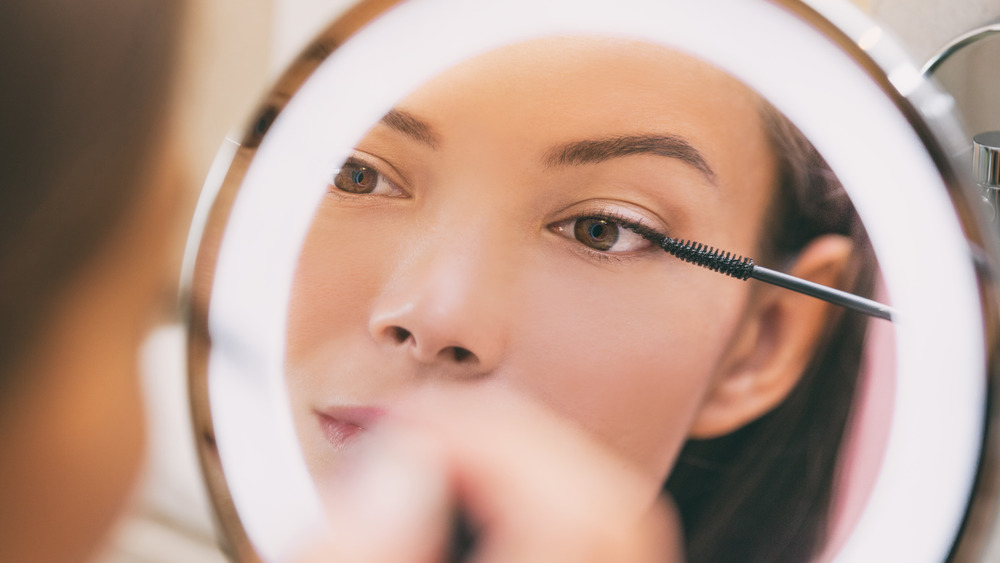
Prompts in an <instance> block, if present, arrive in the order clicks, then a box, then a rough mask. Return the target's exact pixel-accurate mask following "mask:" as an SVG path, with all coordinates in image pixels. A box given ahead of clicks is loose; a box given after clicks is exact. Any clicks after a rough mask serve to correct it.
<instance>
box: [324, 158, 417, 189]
mask: <svg viewBox="0 0 1000 563" xmlns="http://www.w3.org/2000/svg"><path fill="white" fill-rule="evenodd" d="M349 166H359V167H363V168H367V169H369V170H371V171H373V172H374V173H375V174H376V175H377V178H381V180H382V181H384V182H386V183H387V184H389V185H390V186H391V187H392V188H394V189H396V190H398V191H399V192H401V193H402V194H404V195H405V194H406V193H407V192H406V190H405V189H404V188H403V187H402V184H401V183H400V182H398V181H397V180H394V179H393V178H392V177H391V176H390V175H389V174H386V173H385V170H386V168H392V166H391V165H389V164H383V163H379V162H376V158H370V157H368V155H364V154H363V153H360V154H359V153H358V152H354V153H352V154H351V155H350V156H349V157H347V159H346V160H344V162H343V164H341V165H340V167H338V168H337V169H336V170H335V171H334V174H333V177H332V178H331V179H330V186H329V190H328V193H331V194H334V195H336V196H338V197H345V198H356V197H361V196H380V195H381V196H383V197H402V196H400V195H385V194H372V193H364V192H362V193H355V192H351V191H348V190H343V189H340V188H339V187H338V186H337V185H336V178H337V176H338V175H339V174H340V172H341V171H342V170H344V169H345V168H347V167H349Z"/></svg>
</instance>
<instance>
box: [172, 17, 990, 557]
mask: <svg viewBox="0 0 1000 563" xmlns="http://www.w3.org/2000/svg"><path fill="white" fill-rule="evenodd" d="M525 14H530V15H531V17H530V18H526V17H525ZM720 14H723V15H720ZM421 22H426V23H421ZM449 24H450V25H449ZM428 29H433V30H435V32H434V33H428V31H427V30H428ZM442 30H447V33H443V32H441V31H442ZM950 100H951V99H950V98H949V97H947V96H944V95H942V94H940V93H939V92H938V91H937V90H935V89H934V88H933V87H932V86H931V85H930V84H929V83H927V82H926V81H924V80H923V79H922V78H921V76H920V73H919V71H918V70H917V69H916V68H915V67H914V66H912V65H911V64H909V63H908V62H907V61H906V60H905V58H904V57H903V56H902V54H901V53H900V52H899V50H898V49H896V48H895V46H894V43H893V42H892V41H891V40H890V38H888V37H886V35H885V33H884V32H883V30H881V29H880V28H878V27H877V26H874V25H873V24H871V23H869V22H868V21H867V20H866V19H864V18H863V17H862V16H860V15H859V14H858V13H856V12H855V11H853V10H852V9H851V7H850V6H849V5H843V4H839V3H829V2H815V3H799V2H791V1H765V0H759V1H747V0H739V1H735V0H711V1H708V0H703V1H702V2H698V3H692V2H681V1H676V2H662V1H640V0H629V1H626V2H622V1H620V0H619V1H615V2H588V3H583V4H581V3H577V2H572V1H570V0H546V1H545V2H539V1H538V0H534V1H531V2H528V1H527V0H525V1H520V0H518V1H513V0H508V1H505V2H475V3H473V2H449V1H447V0H411V1H409V2H402V3H399V4H398V5H396V3H395V2H385V1H370V2H362V3H361V4H359V5H358V6H357V7H356V8H355V9H354V10H353V11H351V12H349V13H348V14H346V15H345V16H343V17H342V18H340V19H339V20H337V21H335V22H334V23H333V24H332V25H331V26H330V27H329V28H328V29H327V31H326V32H324V33H323V34H322V35H321V36H320V37H319V38H318V39H317V40H316V41H315V42H314V43H313V44H312V45H311V46H310V47H309V48H308V49H307V50H306V51H305V52H304V53H303V55H302V56H301V57H300V58H299V59H298V60H297V61H295V62H294V63H293V65H292V67H291V68H290V69H289V70H288V71H287V72H286V74H285V75H284V76H283V77H282V78H281V79H280V80H279V81H278V84H277V85H276V87H275V88H274V90H273V91H272V93H271V94H270V96H269V97H268V99H267V100H266V101H265V103H264V104H263V105H262V107H261V108H260V110H259V111H258V112H257V113H256V114H255V115H254V117H253V118H252V119H251V121H250V124H249V126H248V127H247V130H246V133H245V135H244V136H243V138H242V139H240V140H239V142H233V143H231V144H230V145H228V146H227V147H226V148H225V149H224V151H223V154H222V155H221V156H220V159H219V163H220V164H219V165H218V167H217V169H216V171H215V172H214V175H213V178H210V180H209V182H208V184H207V187H206V191H205V194H204V196H203V198H202V202H201V205H200V209H199V220H198V221H196V225H195V228H194V229H193V235H192V238H191V242H190V246H189V253H188V258H189V261H188V264H187V270H186V279H187V280H188V282H189V283H188V285H189V293H188V300H189V303H190V341H189V354H190V371H191V380H190V381H191V392H192V402H193V406H194V409H193V410H194V417H195V426H196V430H197V432H198V440H199V447H200V455H201V460H202V464H203V468H204V470H205V475H206V479H207V481H208V484H209V487H210V489H211V491H212V494H213V497H214V502H215V506H216V509H217V513H218V515H219V518H220V521H221V523H222V525H223V529H224V531H225V533H226V539H227V541H228V542H229V547H230V549H231V550H232V552H233V554H234V556H235V557H237V558H239V559H240V560H247V561H253V560H264V561H273V560H277V559H278V558H279V557H280V554H282V553H284V552H285V551H286V550H288V549H289V548H290V546H291V545H293V544H294V543H295V542H296V541H297V540H298V538H299V537H300V535H301V534H302V533H303V531H304V530H308V529H310V528H312V527H313V526H315V525H316V523H317V522H321V521H322V518H323V505H322V502H321V501H320V500H319V499H320V498H321V497H322V494H321V493H322V488H323V483H324V481H325V480H326V479H329V478H330V477H329V476H328V475H326V473H327V472H328V471H330V469H331V467H333V466H335V465H336V463H337V457H338V455H339V452H341V451H342V450H344V449H345V448H349V447H350V444H351V437H352V436H353V435H354V434H356V433H357V430H358V429H363V428H364V427H365V426H367V425H368V423H369V421H370V419H373V418H377V416H378V412H379V410H380V409H382V408H384V406H385V403H386V402H387V401H388V400H389V399H390V398H391V397H392V396H394V395H397V394H399V393H404V392H405V391H406V389H409V388H412V387H413V386H416V385H419V383H418V381H426V380H428V379H434V378H444V379H450V380H454V381H460V382H462V384H476V385H489V384H490V382H493V381H496V380H502V381H503V382H504V384H505V385H508V386H510V387H512V388H514V389H515V390H517V391H519V392H523V393H525V394H526V395H531V396H533V397H535V398H537V399H540V400H541V402H543V403H544V404H546V405H550V406H551V407H552V408H553V410H555V411H557V412H558V414H560V415H564V416H566V417H567V418H569V419H570V420H573V421H577V422H579V423H580V425H581V426H582V427H583V428H584V429H585V430H586V431H589V432H591V433H592V434H593V435H594V436H595V438H597V439H598V440H600V441H603V442H606V443H607V444H608V445H610V446H611V447H612V449H615V450H616V451H618V452H619V453H621V455H622V456H623V458H624V459H625V460H627V461H628V462H629V463H633V464H635V465H636V466H637V467H639V468H641V469H642V470H648V471H651V472H655V474H656V475H658V476H662V477H663V481H664V490H665V491H666V492H667V493H668V494H670V495H671V496H672V497H673V498H674V499H675V500H676V501H677V503H678V505H679V506H680V508H681V516H682V520H684V526H685V534H686V539H687V541H688V542H689V544H688V549H689V551H688V554H689V557H690V558H691V559H692V560H696V561H700V560H717V559H718V558H719V557H724V556H725V555H726V554H725V553H722V554H720V553H718V552H717V551H715V552H713V551H712V550H711V549H708V548H703V547H701V546H704V545H705V544H706V540H705V539H704V538H705V537H711V538H712V542H713V543H716V544H719V545H729V544H726V541H727V531H728V530H740V532H741V533H742V534H743V535H748V534H749V535H752V536H753V537H754V541H751V542H749V543H750V544H753V545H750V546H749V547H747V546H746V545H744V546H743V548H746V549H749V550H751V551H749V552H746V551H744V552H730V553H729V555H730V556H731V557H733V558H735V559H738V560H742V559H745V558H746V556H745V555H746V553H756V554H757V556H759V557H762V558H763V559H766V560H774V558H775V557H776V556H777V555H775V554H774V553H772V552H767V551H762V550H758V548H757V547H755V545H761V546H764V545H770V546H771V547H770V548H769V549H773V546H774V538H773V536H768V535H767V534H768V530H770V531H771V532H773V531H774V530H775V529H778V528H788V522H789V520H794V521H796V522H803V523H804V524H803V525H802V526H800V528H801V530H800V531H799V532H796V537H795V538H793V539H792V540H790V541H792V542H793V544H794V543H795V542H800V543H801V546H800V547H798V546H797V547H796V548H794V549H799V551H794V550H791V551H789V550H786V551H785V552H784V553H783V554H782V555H784V556H786V557H788V556H789V553H792V554H793V555H794V554H798V555H797V556H796V557H797V558H799V559H801V557H802V554H809V556H810V557H812V558H814V559H817V560H834V559H835V560H840V561H878V560H906V561H941V560H945V559H947V558H949V557H950V558H951V559H953V560H978V559H979V558H981V557H982V556H983V553H984V550H985V549H986V547H984V546H986V545H987V544H986V538H987V535H988V534H987V532H988V530H989V528H990V527H991V526H992V523H993V516H994V511H995V508H996V507H995V503H994V500H995V495H994V490H993V489H992V488H991V487H992V486H993V479H994V477H993V473H995V468H994V467H993V465H992V461H993V455H994V454H993V453H992V449H990V448H992V447H993V441H991V440H988V439H987V438H988V436H987V434H988V430H989V428H990V424H989V420H988V417H987V413H988V412H989V411H988V408H987V406H988V404H989V402H990V401H991V397H992V395H990V389H991V386H990V385H989V382H990V381H991V379H992V377H994V373H995V371H994V365H993V362H994V354H993V352H994V343H993V340H992V339H993V337H994V335H995V334H996V327H995V325H996V320H997V318H996V317H997V315H996V311H995V308H994V307H995V295H994V291H995V288H994V285H993V282H992V278H991V277H989V276H988V275H987V274H988V273H989V272H991V271H992V264H993V261H992V260H993V259H992V256H993V254H992V252H993V241H992V239H988V238H986V236H985V235H984V234H983V233H984V232H986V231H985V230H982V229H981V227H980V222H981V219H982V215H983V214H982V212H981V210H980V209H979V208H978V207H977V201H978V199H977V198H976V197H975V196H974V194H973V193H972V190H971V189H966V185H965V183H963V182H962V181H960V177H961V175H962V174H963V173H964V172H965V170H964V169H962V168H961V167H956V165H955V163H954V162H952V155H953V154H955V152H956V151H957V149H956V147H958V146H959V145H958V143H961V142H962V138H963V135H962V133H961V131H959V130H958V128H957V126H955V125H954V123H953V122H952V121H951V117H950V108H951V102H950ZM663 237H671V238H673V237H676V238H677V239H693V240H696V241H698V242H700V243H704V244H708V245H712V246H714V247H718V248H724V249H725V250H726V251H731V252H735V253H739V254H742V255H750V256H753V257H754V258H755V259H757V261H758V263H759V264H761V265H763V266H767V267H769V268H774V269H776V270H779V271H782V272H786V273H791V274H792V275H795V276H799V277H803V278H808V279H812V280H815V281H819V282H821V283H824V285H832V286H838V287H840V288H841V289H844V290H846V291H849V292H851V293H856V294H861V295H863V296H865V297H868V298H873V299H876V300H878V301H881V302H888V303H890V304H891V306H892V308H893V311H894V313H893V321H892V322H891V323H890V322H889V321H886V320H881V319H870V318H868V317H867V316H865V315H862V314H860V313H857V312H853V311H846V310H842V309H840V308H837V307H833V306H829V305H827V304H825V303H824V302H822V301H818V300H816V299H814V298H812V297H806V296H802V295H799V294H798V293H795V292H792V291H789V290H787V289H779V288H775V287H772V286H770V285H766V284H763V283H761V282H760V281H755V280H751V281H741V280H738V279H733V278H731V277H726V276H724V275H722V274H720V273H718V272H713V271H710V270H709V269H706V268H699V267H698V266H697V265H693V264H688V263H685V262H684V261H683V260H678V259H677V257H672V256H670V255H668V254H667V253H665V252H662V250H661V249H660V248H659V247H658V246H657V245H656V244H654V242H657V241H661V240H663ZM470 319H471V321H470ZM776 319H779V320H780V322H779V321H776ZM515 322H516V323H517V326H518V330H517V331H516V333H517V334H514V333H513V332H512V331H511V329H510V328H509V327H510V326H513V324H512V323H515ZM470 323H471V324H470ZM483 326H488V327H490V329H491V330H493V331H494V332H489V331H483V330H481V329H482V327H483ZM749 326H752V327H754V328H753V330H748V329H747V327H749ZM505 327H507V328H505ZM449 331H450V332H449ZM497 331H499V332H497ZM751 334H753V335H758V337H751V336H748V335H751ZM759 335H766V336H767V337H766V338H765V337H760V336H759ZM428 342H430V343H432V344H430V345H427V344H426V343H428ZM763 343H767V345H766V346H765V345H764V344H763ZM417 344H420V345H421V346H423V347H421V346H417ZM776 350H783V351H785V352H788V353H785V354H778V353H774V352H775V351H776ZM789 351H792V352H795V353H791V352H789ZM792 356H794V357H797V358H801V359H800V360H798V361H797V363H796V362H790V363H789V362H784V363H782V362H780V361H778V360H777V359H776V358H787V357H792ZM390 358H392V359H390ZM415 366H417V367H415ZM428 366H432V367H430V368H428ZM734 366H740V368H739V369H737V368H735V367H734ZM746 366H756V367H761V366H767V367H768V369H758V370H755V369H751V368H747V367H746ZM539 373H546V374H557V375H553V376H546V377H535V376H536V375H537V374H539ZM610 373H614V374H616V377H615V378H614V379H611V378H610V377H609V376H608V374H610ZM621 374H626V375H625V376H622V375H621ZM748 374H749V375H748ZM680 375H684V377H680ZM765 375H767V377H766V378H765V377H764V376H765ZM736 377H744V378H746V377H757V378H762V379H758V380H757V381H768V382H770V383H772V384H773V385H771V386H770V387H767V386H765V387H767V388H769V389H772V392H771V394H770V395H768V396H769V397H770V399H769V401H762V400H760V397H757V399H756V403H755V404H760V405H764V406H762V407H760V408H758V409H756V410H755V409H751V408H747V407H746V405H748V404H750V402H749V401H743V400H736V399H739V396H738V395H732V394H730V395H726V396H727V397H729V398H730V399H731V400H728V401H714V400H713V397H716V396H717V395H719V394H725V393H727V392H729V391H727V389H731V388H744V389H745V388H747V387H752V386H747V385H743V386H740V385H734V386H731V387H726V386H725V382H726V381H730V380H732V378H736ZM744 380H745V379H744ZM720 382H722V383H720ZM758 387H760V386H758ZM732 393H736V391H732ZM720 396H721V395H720ZM733 397H736V399H733ZM819 398H822V399H823V400H819ZM721 404H728V405H738V406H739V407H738V408H735V407H734V408H728V407H727V408H723V407H718V408H716V407H715V405H721ZM798 429H801V432H798V433H796V430H798ZM622 436H625V438H620V437H622ZM984 444H986V445H987V446H989V447H988V448H984V446H983V445H984ZM758 454H759V455H758ZM705 467H709V469H708V470H707V471H706V470H705ZM719 468H721V469H719ZM734 475H736V476H737V477H733V476H734ZM754 475H756V477H754ZM751 479H758V480H756V481H751ZM714 490H719V491H724V492H725V495H726V497H724V498H722V499H720V498H718V497H719V495H718V494H716V495H715V497H714V498H713V495H712V494H711V491H714ZM754 491H758V493H754ZM651 494H655V491H654V492H652V493H651ZM755 494H756V498H754V496H755ZM764 494H767V495H768V497H767V498H768V502H767V504H766V505H765V504H761V503H763V502H764V500H762V498H761V496H762V495H764ZM733 495H736V496H739V497H740V499H741V500H740V501H739V503H736V502H735V501H733V500H732V499H734V498H735V497H734V496H733ZM803 495H805V496H806V497H808V498H809V500H808V501H807V502H805V504H802V503H799V501H798V500H795V499H799V498H801V497H802V496H803ZM744 497H745V498H744ZM788 499H791V500H788ZM786 500H788V502H785V501H786ZM720 503H722V504H720ZM755 503H756V504H755ZM737 504H739V509H738V510H736V509H734V510H733V511H732V512H733V513H734V514H735V516H730V517H728V520H720V518H717V517H716V516H715V515H716V514H717V513H718V512H720V511H719V510H718V508H719V507H720V506H735V505H737ZM793 505H794V506H795V507H797V509H801V508H802V506H807V507H808V508H807V509H806V513H805V514H806V516H805V517H803V513H802V512H794V511H793V508H791V507H792V506H793ZM762 506H767V507H768V508H767V509H766V510H762V509H761V507H762ZM741 510H742V512H741ZM751 515H752V518H751ZM750 520H753V521H754V522H753V524H754V525H755V526H758V527H757V528H754V530H761V531H760V532H759V535H754V534H757V533H758V532H753V533H750V532H747V531H746V530H747V529H750V528H747V527H746V526H749V525H750V524H749V522H748V521H750ZM741 526H743V527H742V528H741ZM709 533H710V536H707V534H709ZM735 535H736V534H734V536H735ZM758 540H759V541H758ZM743 543H744V544H746V543H747V542H743ZM717 549H718V548H717ZM733 549H735V548H733ZM741 549H742V548H741ZM755 550H756V551H755ZM768 554H770V555H768Z"/></svg>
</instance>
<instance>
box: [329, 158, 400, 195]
mask: <svg viewBox="0 0 1000 563" xmlns="http://www.w3.org/2000/svg"><path fill="white" fill-rule="evenodd" d="M332 183H333V187H334V188H336V189H337V190H339V191H342V192H346V193H349V194H359V195H361V194H365V195H387V196H398V195H401V194H402V193H403V191H402V190H401V189H399V187H398V186H396V184H394V183H393V182H392V181H391V180H389V179H388V178H386V177H385V175H384V174H382V173H381V172H379V171H378V169H376V168H375V167H374V166H371V165H369V164H367V163H364V162H361V161H358V160H355V159H353V158H352V159H348V160H347V162H345V163H344V164H343V166H341V167H340V170H338V171H337V173H336V174H335V175H334V177H333V182H332Z"/></svg>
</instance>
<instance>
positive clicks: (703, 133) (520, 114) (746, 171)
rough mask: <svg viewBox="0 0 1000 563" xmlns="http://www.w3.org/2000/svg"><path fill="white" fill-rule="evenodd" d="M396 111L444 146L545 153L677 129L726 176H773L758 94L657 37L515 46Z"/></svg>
mask: <svg viewBox="0 0 1000 563" xmlns="http://www.w3.org/2000/svg"><path fill="white" fill-rule="evenodd" d="M397 110H399V111H401V112H403V113H404V114H405V115H407V116H412V117H414V118H416V119H417V120H419V122H420V123H423V124H426V125H427V126H428V130H429V131H430V132H431V133H433V135H434V136H435V138H437V139H439V140H440V142H441V144H440V146H441V147H443V148H444V149H445V150H447V149H448V147H449V145H451V146H452V147H454V146H456V145H457V146H459V147H461V146H463V145H468V143H470V142H476V141H482V140H488V141H489V145H490V146H491V147H493V148H495V149H497V150H502V148H503V147H505V146H506V147H516V149H513V148H512V151H513V150H516V154H518V155H529V156H530V157H531V158H532V159H534V160H538V156H539V155H544V154H547V153H548V152H549V151H551V150H552V148H553V147H561V146H567V145H568V144H572V143H574V142H578V141H588V140H601V139H609V138H621V137H643V136H645V137H671V138H678V139H682V140H683V141H685V142H686V143H687V144H689V145H690V146H691V147H693V149H694V150H695V152H696V153H697V154H698V155H699V156H700V157H701V158H702V159H703V160H704V161H705V162H706V165H707V167H708V168H710V169H711V170H712V171H713V173H714V174H716V176H717V178H718V179H719V180H720V181H721V182H723V183H733V184H738V185H741V186H747V185H750V183H756V184H757V185H760V186H769V185H770V184H771V178H772V166H771V164H770V163H771V161H772V160H773V158H772V156H771V149H770V144H769V142H768V140H767V137H766V133H765V130H764V126H763V122H762V119H761V100H760V98H759V96H758V95H757V94H756V93H755V92H753V91H752V90H750V89H749V88H748V87H746V86H745V85H743V84H742V83H741V82H739V81H738V80H736V79H735V78H733V77H731V76H729V75H728V74H726V73H724V72H722V71H721V70H719V69H718V68H716V67H714V66H712V65H710V64H708V63H705V62H703V61H701V60H699V59H696V58H694V57H691V56H689V55H686V54H683V53H680V52H677V51H675V50H672V49H668V48H666V47H663V46H660V45H654V44H650V43H643V42H637V41H631V40H625V39H620V38H606V37H560V38H546V39H539V40H534V41H529V42H525V43H520V44H515V45H510V46H506V47H503V48H501V49H498V50H496V51H492V52H489V53H486V54H483V55H480V56H478V57H475V58H473V59H470V60H468V61H465V62H463V63H461V64H459V65H457V66H455V67H453V68H451V69H449V70H447V71H445V72H444V73H442V74H441V75H439V76H437V77H435V78H434V79H432V80H431V81H429V82H427V83H426V84H425V85H423V86H422V87H421V88H419V89H418V90H416V91H415V92H413V93H412V94H411V95H410V96H408V97H407V98H405V99H404V100H403V101H402V102H401V103H400V104H399V105H398V106H397ZM512 154H515V153H513V152H512ZM754 199H758V198H754ZM747 203H749V202H747Z"/></svg>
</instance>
